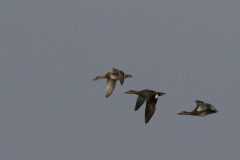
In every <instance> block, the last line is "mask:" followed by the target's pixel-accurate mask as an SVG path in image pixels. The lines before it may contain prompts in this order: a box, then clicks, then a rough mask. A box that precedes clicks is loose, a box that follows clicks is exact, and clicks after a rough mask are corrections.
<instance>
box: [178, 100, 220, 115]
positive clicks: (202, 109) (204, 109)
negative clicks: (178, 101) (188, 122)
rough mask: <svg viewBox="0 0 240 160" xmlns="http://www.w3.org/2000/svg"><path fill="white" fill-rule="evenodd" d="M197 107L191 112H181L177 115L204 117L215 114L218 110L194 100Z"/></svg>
mask: <svg viewBox="0 0 240 160" xmlns="http://www.w3.org/2000/svg"><path fill="white" fill-rule="evenodd" d="M195 102H196V104H197V106H196V108H195V109H194V110H193V111H192V112H187V111H182V112H181V113H178V115H191V116H200V117H203V116H206V115H208V114H213V113H217V112H218V110H216V108H214V107H213V105H211V104H208V103H204V102H203V101H199V100H196V101H195Z"/></svg>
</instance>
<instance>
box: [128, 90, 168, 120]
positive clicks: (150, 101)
mask: <svg viewBox="0 0 240 160" xmlns="http://www.w3.org/2000/svg"><path fill="white" fill-rule="evenodd" d="M125 94H136V95H138V98H137V102H136V106H135V109H134V110H135V111H137V110H138V109H139V108H140V107H141V106H142V104H143V103H144V102H145V100H146V108H145V123H148V122H149V120H150V119H151V118H152V116H153V114H154V112H155V109H156V107H155V106H156V103H157V100H158V97H159V96H162V95H165V93H162V92H155V91H152V90H148V89H145V90H141V91H134V90H129V91H127V92H125Z"/></svg>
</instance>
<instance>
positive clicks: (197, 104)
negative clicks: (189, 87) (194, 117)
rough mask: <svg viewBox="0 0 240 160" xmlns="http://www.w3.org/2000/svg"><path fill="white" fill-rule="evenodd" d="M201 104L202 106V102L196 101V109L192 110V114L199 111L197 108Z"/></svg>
mask: <svg viewBox="0 0 240 160" xmlns="http://www.w3.org/2000/svg"><path fill="white" fill-rule="evenodd" d="M195 102H196V101H195ZM201 104H203V102H202V101H197V102H196V107H195V108H194V110H193V111H192V112H197V111H199V106H200V105H201Z"/></svg>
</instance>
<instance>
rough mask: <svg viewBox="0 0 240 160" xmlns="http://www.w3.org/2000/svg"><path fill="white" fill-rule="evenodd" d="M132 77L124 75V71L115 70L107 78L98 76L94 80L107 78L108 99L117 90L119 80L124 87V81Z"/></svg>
mask: <svg viewBox="0 0 240 160" xmlns="http://www.w3.org/2000/svg"><path fill="white" fill-rule="evenodd" d="M131 77H132V76H131V75H127V74H124V72H123V71H121V70H118V69H115V68H113V69H112V71H109V72H108V73H107V74H106V75H105V76H98V77H96V78H94V79H93V81H97V80H100V79H105V78H107V84H106V97H109V96H110V95H111V94H112V92H113V90H114V88H115V85H116V81H117V80H119V81H120V83H121V85H123V82H124V79H125V78H131Z"/></svg>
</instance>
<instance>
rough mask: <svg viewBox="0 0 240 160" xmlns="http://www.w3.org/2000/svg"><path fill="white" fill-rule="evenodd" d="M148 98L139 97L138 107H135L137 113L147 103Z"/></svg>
mask: <svg viewBox="0 0 240 160" xmlns="http://www.w3.org/2000/svg"><path fill="white" fill-rule="evenodd" d="M145 100H146V98H145V97H143V96H138V99H137V102H136V106H135V109H134V110H135V111H137V110H138V109H139V108H140V107H141V106H142V104H143V103H144V102H145Z"/></svg>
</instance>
